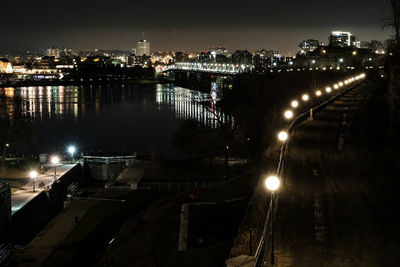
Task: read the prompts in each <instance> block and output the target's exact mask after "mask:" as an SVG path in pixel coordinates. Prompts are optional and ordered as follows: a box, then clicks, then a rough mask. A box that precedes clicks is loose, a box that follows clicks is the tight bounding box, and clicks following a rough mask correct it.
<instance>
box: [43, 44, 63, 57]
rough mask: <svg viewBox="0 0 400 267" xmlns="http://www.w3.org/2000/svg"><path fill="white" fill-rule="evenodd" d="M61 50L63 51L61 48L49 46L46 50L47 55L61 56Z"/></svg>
mask: <svg viewBox="0 0 400 267" xmlns="http://www.w3.org/2000/svg"><path fill="white" fill-rule="evenodd" d="M60 52H61V50H60V49H59V48H56V47H50V48H47V50H46V56H48V57H55V58H59V57H60Z"/></svg>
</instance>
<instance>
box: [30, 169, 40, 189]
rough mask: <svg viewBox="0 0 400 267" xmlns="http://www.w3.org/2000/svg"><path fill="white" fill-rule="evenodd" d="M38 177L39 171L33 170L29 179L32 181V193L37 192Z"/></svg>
mask: <svg viewBox="0 0 400 267" xmlns="http://www.w3.org/2000/svg"><path fill="white" fill-rule="evenodd" d="M37 176H38V173H37V171H34V170H32V171H30V172H29V177H30V178H31V179H32V192H35V179H36V177H37Z"/></svg>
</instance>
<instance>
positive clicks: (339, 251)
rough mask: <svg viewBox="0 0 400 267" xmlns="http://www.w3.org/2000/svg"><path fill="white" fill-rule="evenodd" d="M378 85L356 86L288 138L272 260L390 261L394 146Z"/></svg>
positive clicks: (397, 210)
mask: <svg viewBox="0 0 400 267" xmlns="http://www.w3.org/2000/svg"><path fill="white" fill-rule="evenodd" d="M387 125H388V124H387V115H386V113H385V102H384V98H383V93H382V90H381V89H380V88H379V87H378V86H376V85H373V84H366V83H364V84H363V85H361V86H359V87H357V88H356V89H354V90H353V91H351V92H350V93H348V94H347V95H346V96H344V97H342V98H341V99H339V100H337V101H335V102H334V103H333V104H332V105H330V106H329V107H328V108H327V109H326V110H324V111H323V112H321V113H320V114H319V115H317V116H315V117H314V120H313V121H308V122H305V123H303V124H302V125H300V126H299V127H298V128H297V130H296V133H294V135H293V136H291V139H290V144H289V153H288V154H287V156H288V157H287V159H288V160H287V164H286V170H285V172H286V180H285V183H286V185H285V189H284V190H282V191H281V192H280V193H279V207H278V211H277V218H276V227H275V229H276V242H275V245H276V250H275V252H276V264H275V265H276V266H296V267H297V266H300V267H301V266H307V267H309V266H374V267H375V266H398V264H399V262H400V256H399V255H400V254H399V253H398V252H399V251H400V227H399V223H398V220H397V219H396V218H398V217H400V216H399V215H400V206H399V205H398V199H399V197H398V190H399V185H400V182H399V180H398V174H399V173H400V172H399V167H398V166H397V165H398V159H399V158H400V156H399V152H398V149H397V148H396V147H398V144H395V143H393V142H391V141H390V138H389V137H388V130H387V129H388V126H387Z"/></svg>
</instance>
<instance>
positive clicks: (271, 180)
mask: <svg viewBox="0 0 400 267" xmlns="http://www.w3.org/2000/svg"><path fill="white" fill-rule="evenodd" d="M365 76H366V75H365V73H362V74H360V75H357V76H354V77H351V78H349V79H347V80H344V81H343V82H339V83H336V84H334V85H333V90H338V89H339V88H341V87H343V86H344V85H349V84H352V83H354V82H356V81H358V80H360V79H363V78H365ZM333 90H332V88H331V87H326V88H325V92H326V93H327V94H329V93H331V92H332V91H333ZM322 94H323V93H322V91H321V90H317V91H315V96H316V97H321V96H322ZM301 99H302V100H303V102H307V101H309V100H310V96H309V94H306V93H305V94H303V95H302V96H301ZM290 105H291V107H292V108H293V109H296V108H298V107H299V106H300V103H299V101H298V100H296V99H295V100H293V101H292V102H291V103H290ZM294 115H295V114H294V112H293V110H291V109H288V110H286V111H285V112H284V113H283V116H284V118H285V119H286V120H290V119H292V118H293V117H294ZM287 139H288V132H287V131H280V132H279V133H278V140H279V141H281V142H285V141H286V140H287ZM265 185H266V187H267V188H268V189H269V190H271V191H274V190H276V189H277V188H278V187H279V178H278V177H276V176H269V177H268V178H267V179H266V182H265Z"/></svg>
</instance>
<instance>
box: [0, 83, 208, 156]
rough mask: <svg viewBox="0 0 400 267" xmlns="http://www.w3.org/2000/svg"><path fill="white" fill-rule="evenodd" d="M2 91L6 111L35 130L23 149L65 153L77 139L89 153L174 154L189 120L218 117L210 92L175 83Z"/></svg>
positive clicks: (17, 88)
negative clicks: (208, 105) (175, 140)
mask: <svg viewBox="0 0 400 267" xmlns="http://www.w3.org/2000/svg"><path fill="white" fill-rule="evenodd" d="M0 96H1V103H0V108H1V109H2V112H3V114H4V112H5V113H7V114H8V116H9V117H10V118H11V120H13V118H15V117H18V116H21V115H22V116H23V117H24V118H25V120H26V121H27V122H28V123H29V124H30V125H31V128H32V129H33V131H32V135H31V133H29V135H30V136H29V137H28V139H29V140H28V141H29V142H28V143H29V145H28V146H25V147H24V148H21V146H19V147H18V149H16V150H17V152H19V153H21V152H22V153H33V154H39V153H63V152H65V150H66V147H67V146H68V145H71V144H73V145H75V146H76V147H77V148H78V153H85V154H88V153H103V154H112V153H114V154H120V153H124V154H131V153H134V152H136V153H138V154H152V153H156V154H168V153H169V152H170V151H171V148H172V139H173V136H174V134H175V133H176V132H177V130H178V128H179V125H180V124H181V123H182V121H183V120H185V119H194V120H197V121H199V122H201V123H204V124H208V125H210V126H211V124H212V123H213V121H214V120H212V119H211V118H212V117H213V114H212V112H210V110H209V108H206V107H205V103H207V102H209V101H210V95H209V94H205V93H201V92H197V91H193V90H189V89H185V88H181V87H176V86H174V85H171V84H151V85H129V86H125V85H96V86H34V87H16V88H3V89H1V88H0ZM16 99H20V100H21V101H14V100H16ZM12 146H13V144H12V143H11V144H10V148H9V150H10V151H13V147H12Z"/></svg>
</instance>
